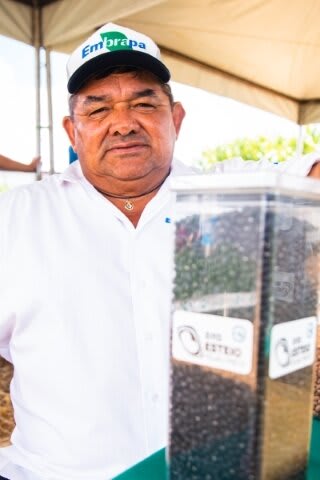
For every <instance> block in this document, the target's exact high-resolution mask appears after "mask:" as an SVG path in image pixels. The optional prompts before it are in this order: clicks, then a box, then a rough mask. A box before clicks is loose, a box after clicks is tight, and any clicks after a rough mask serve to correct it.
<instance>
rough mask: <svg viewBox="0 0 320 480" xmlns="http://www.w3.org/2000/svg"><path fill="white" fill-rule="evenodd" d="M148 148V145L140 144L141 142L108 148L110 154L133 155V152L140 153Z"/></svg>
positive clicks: (120, 144) (118, 144) (119, 144)
mask: <svg viewBox="0 0 320 480" xmlns="http://www.w3.org/2000/svg"><path fill="white" fill-rule="evenodd" d="M146 147H147V145H146V144H145V143H139V142H134V143H117V144H115V145H112V146H111V147H110V148H108V152H113V153H133V152H136V151H139V150H141V149H144V148H146Z"/></svg>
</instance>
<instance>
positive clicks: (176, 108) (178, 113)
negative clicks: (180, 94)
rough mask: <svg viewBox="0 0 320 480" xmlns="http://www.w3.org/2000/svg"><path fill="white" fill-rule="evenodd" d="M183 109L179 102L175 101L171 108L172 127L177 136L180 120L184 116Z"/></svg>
mask: <svg viewBox="0 0 320 480" xmlns="http://www.w3.org/2000/svg"><path fill="white" fill-rule="evenodd" d="M185 114H186V112H185V109H184V108H183V106H182V104H181V103H180V102H175V103H174V105H173V108H172V117H173V123H174V127H175V130H176V136H177V138H178V135H179V132H180V128H181V125H182V121H183V119H184V117H185Z"/></svg>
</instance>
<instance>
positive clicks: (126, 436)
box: [0, 24, 313, 480]
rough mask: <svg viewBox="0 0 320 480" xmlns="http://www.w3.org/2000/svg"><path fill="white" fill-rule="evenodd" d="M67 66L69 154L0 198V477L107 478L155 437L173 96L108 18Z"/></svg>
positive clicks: (166, 282) (161, 418)
mask: <svg viewBox="0 0 320 480" xmlns="http://www.w3.org/2000/svg"><path fill="white" fill-rule="evenodd" d="M68 75H69V82H68V89H69V93H70V116H68V117H66V118H65V119H64V127H65V129H66V131H67V133H68V136H69V139H70V142H71V145H72V147H73V148H74V150H75V151H76V153H77V155H78V157H79V161H77V162H74V163H72V165H70V166H69V167H68V169H67V170H66V171H65V172H64V173H63V174H62V175H56V176H52V177H50V178H47V179H46V180H44V181H43V182H38V183H37V184H34V185H31V186H30V185H27V186H24V187H22V188H19V189H17V190H16V191H12V192H9V193H8V194H4V195H3V196H2V197H1V198H0V215H1V224H0V246H1V248H0V266H1V273H2V274H1V277H0V293H1V310H0V327H1V328H0V352H1V353H2V355H3V356H5V358H7V359H9V360H11V361H12V362H13V364H14V378H13V381H12V384H11V397H12V402H13V406H14V410H15V420H16V428H15V430H14V432H13V435H12V445H11V446H9V447H5V448H3V449H1V450H0V474H1V475H3V477H5V478H8V479H9V480H31V479H32V480H66V479H67V480H80V479H81V480H107V479H111V478H113V477H115V476H116V475H117V474H119V473H120V472H122V471H123V470H125V469H127V468H129V467H130V466H131V465H133V464H134V463H136V462H138V461H140V460H141V459H143V458H144V457H146V456H148V455H150V454H151V453H153V452H154V451H156V450H158V449H160V448H161V447H163V446H164V445H165V444H166V441H167V416H168V415H167V410H168V401H167V398H168V368H167V367H168V365H167V363H168V358H169V352H168V344H169V340H168V339H169V317H170V315H169V312H170V285H171V277H172V273H171V253H170V252H171V242H172V233H173V232H172V222H171V218H172V211H173V210H172V209H173V202H174V199H173V197H172V194H171V193H170V189H169V181H170V178H171V177H172V176H173V175H176V174H180V173H181V174H188V173H191V172H190V171H189V169H187V168H186V167H183V166H182V165H181V164H179V163H178V162H172V156H173V148H174V143H175V140H176V138H177V136H178V134H179V130H180V127H181V123H182V120H183V117H184V110H183V107H182V105H181V104H180V103H178V102H174V101H173V99H172V95H171V90H170V87H169V85H168V81H169V78H170V73H169V71H168V69H167V68H166V66H165V65H164V64H163V63H162V62H161V60H160V56H159V51H158V48H157V46H156V45H155V44H154V42H153V41H152V40H151V39H150V38H148V37H146V36H144V35H142V34H140V33H137V32H134V31H132V30H129V29H126V28H123V27H120V26H118V25H114V24H107V25H105V26H103V27H102V28H101V29H100V30H98V31H97V32H95V33H94V34H93V35H92V36H91V37H90V38H89V39H88V40H86V41H85V42H84V43H83V44H82V45H81V46H80V47H79V48H78V49H77V50H75V52H74V53H73V54H72V55H71V57H70V60H69V63H68ZM312 163H313V161H312V162H311V161H309V164H308V167H305V169H306V171H305V172H302V173H307V171H308V169H310V167H311V165H312Z"/></svg>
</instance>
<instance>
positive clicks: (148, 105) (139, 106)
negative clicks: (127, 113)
mask: <svg viewBox="0 0 320 480" xmlns="http://www.w3.org/2000/svg"><path fill="white" fill-rule="evenodd" d="M134 108H136V109H138V110H154V109H155V108H156V107H155V105H153V104H152V103H146V102H139V103H136V104H135V105H134Z"/></svg>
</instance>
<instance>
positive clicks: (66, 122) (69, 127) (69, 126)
mask: <svg viewBox="0 0 320 480" xmlns="http://www.w3.org/2000/svg"><path fill="white" fill-rule="evenodd" d="M62 125H63V128H64V129H65V131H66V132H67V135H68V137H69V140H70V143H71V146H72V148H73V150H74V151H75V152H76V148H75V134H74V123H73V121H72V118H71V117H70V116H67V117H64V118H63V120H62Z"/></svg>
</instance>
